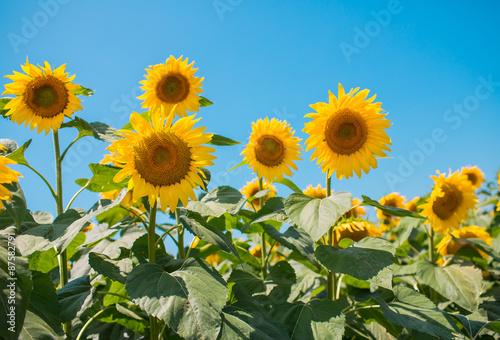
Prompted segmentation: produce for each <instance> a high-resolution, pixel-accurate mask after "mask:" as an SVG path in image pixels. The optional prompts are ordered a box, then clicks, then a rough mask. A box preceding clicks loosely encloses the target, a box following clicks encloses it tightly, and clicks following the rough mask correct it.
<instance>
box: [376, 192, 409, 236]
mask: <svg viewBox="0 0 500 340" xmlns="http://www.w3.org/2000/svg"><path fill="white" fill-rule="evenodd" d="M404 202H405V198H404V197H403V196H401V195H400V194H399V193H397V192H393V193H390V194H389V195H385V196H384V197H382V198H381V199H380V200H379V203H380V204H381V205H386V206H389V207H395V208H401V209H404V208H405V204H404ZM377 217H378V219H379V220H380V229H382V231H386V230H390V229H391V228H392V227H395V226H397V225H398V224H399V220H400V218H399V217H396V216H392V215H389V214H388V213H386V212H384V211H382V210H380V209H377Z"/></svg>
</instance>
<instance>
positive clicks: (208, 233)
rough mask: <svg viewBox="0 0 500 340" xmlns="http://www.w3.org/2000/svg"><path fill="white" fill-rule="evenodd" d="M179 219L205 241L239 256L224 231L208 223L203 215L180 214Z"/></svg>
mask: <svg viewBox="0 0 500 340" xmlns="http://www.w3.org/2000/svg"><path fill="white" fill-rule="evenodd" d="M179 220H180V221H181V223H182V225H183V226H184V227H186V229H187V230H189V231H190V232H191V233H192V234H194V235H195V236H198V237H199V238H200V239H202V240H203V241H205V242H208V243H212V244H214V245H216V246H217V247H219V249H220V250H222V251H225V252H227V253H232V254H233V255H235V256H236V257H239V255H238V252H237V251H236V249H235V248H234V246H233V244H232V242H231V240H230V239H229V238H228V237H227V236H226V235H224V233H223V232H222V231H220V230H219V229H217V228H216V227H214V226H213V225H211V224H210V223H207V222H206V221H205V220H204V219H203V217H201V215H199V214H196V213H190V214H189V215H188V216H180V218H179Z"/></svg>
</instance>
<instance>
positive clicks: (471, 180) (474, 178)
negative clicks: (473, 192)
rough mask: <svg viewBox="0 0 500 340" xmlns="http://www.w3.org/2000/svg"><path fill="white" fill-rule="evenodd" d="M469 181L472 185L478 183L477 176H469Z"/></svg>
mask: <svg viewBox="0 0 500 340" xmlns="http://www.w3.org/2000/svg"><path fill="white" fill-rule="evenodd" d="M467 179H468V180H469V182H471V183H472V185H475V184H476V183H477V177H476V175H475V174H467Z"/></svg>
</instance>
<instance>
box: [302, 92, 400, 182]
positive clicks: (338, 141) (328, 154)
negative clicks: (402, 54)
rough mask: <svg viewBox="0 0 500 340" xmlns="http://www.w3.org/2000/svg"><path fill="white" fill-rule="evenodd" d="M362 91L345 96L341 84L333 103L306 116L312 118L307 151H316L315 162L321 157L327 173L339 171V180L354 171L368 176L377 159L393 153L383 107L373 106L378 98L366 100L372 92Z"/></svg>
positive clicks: (307, 129)
mask: <svg viewBox="0 0 500 340" xmlns="http://www.w3.org/2000/svg"><path fill="white" fill-rule="evenodd" d="M358 90H359V88H355V89H351V91H350V92H349V93H347V94H345V92H344V88H343V87H342V85H340V84H339V93H338V98H337V97H335V95H334V94H332V93H331V92H329V94H330V96H329V103H316V104H313V105H311V107H312V108H313V109H314V110H316V112H314V113H309V114H307V115H306V117H309V118H312V121H310V122H308V123H306V124H305V128H304V130H303V131H304V132H306V133H307V134H309V138H308V139H307V141H306V142H305V145H306V151H308V150H311V149H314V152H313V154H312V156H311V160H313V159H316V158H317V159H318V161H317V163H318V164H320V163H321V168H322V170H323V172H328V176H331V175H332V174H333V173H334V172H336V176H337V178H338V179H342V178H349V177H351V176H353V171H354V172H355V173H356V175H357V176H358V177H361V171H364V172H365V174H366V173H368V171H370V168H376V167H377V159H376V156H378V157H385V156H386V154H385V152H384V151H389V152H390V151H391V150H390V149H389V147H388V145H391V139H390V138H389V137H388V136H387V133H386V132H385V131H384V130H385V129H388V128H389V127H390V126H391V123H390V121H389V120H387V119H386V118H385V114H382V113H381V112H383V111H384V110H382V109H381V105H382V104H381V103H373V101H374V100H375V97H376V96H375V95H374V96H373V97H371V98H369V99H366V97H367V96H368V92H369V91H368V90H363V91H360V92H357V91H358Z"/></svg>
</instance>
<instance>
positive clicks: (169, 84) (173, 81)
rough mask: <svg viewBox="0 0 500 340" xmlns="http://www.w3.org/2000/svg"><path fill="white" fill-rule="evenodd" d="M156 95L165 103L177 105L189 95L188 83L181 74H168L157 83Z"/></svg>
mask: <svg viewBox="0 0 500 340" xmlns="http://www.w3.org/2000/svg"><path fill="white" fill-rule="evenodd" d="M156 94H157V95H158V97H159V98H160V99H161V100H162V101H164V102H166V103H170V104H175V103H179V102H181V101H183V100H184V99H186V97H187V96H188V94H189V82H188V80H187V79H186V77H184V76H183V75H182V74H169V75H167V76H166V77H164V78H163V79H162V80H161V81H159V82H158V85H157V87H156Z"/></svg>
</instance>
